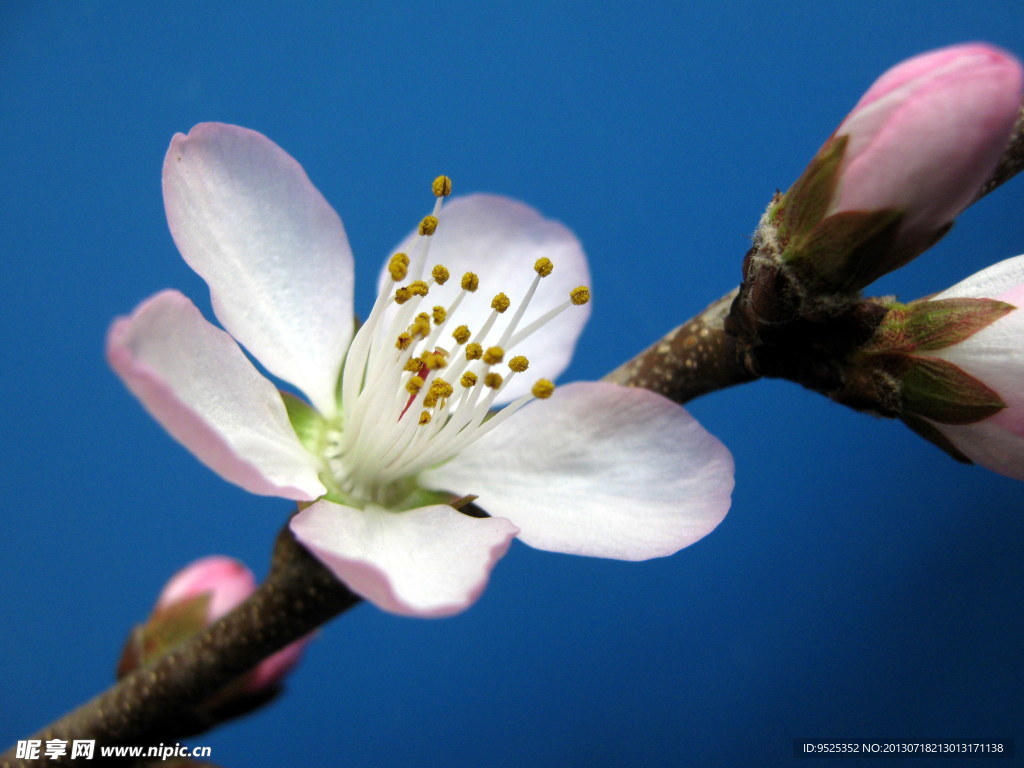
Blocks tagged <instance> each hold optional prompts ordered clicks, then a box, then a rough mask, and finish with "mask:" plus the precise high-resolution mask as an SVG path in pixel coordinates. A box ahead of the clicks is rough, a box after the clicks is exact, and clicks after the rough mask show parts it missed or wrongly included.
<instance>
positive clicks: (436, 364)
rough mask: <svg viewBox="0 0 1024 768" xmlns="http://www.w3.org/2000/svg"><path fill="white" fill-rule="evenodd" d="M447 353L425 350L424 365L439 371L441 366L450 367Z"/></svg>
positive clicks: (431, 369)
mask: <svg viewBox="0 0 1024 768" xmlns="http://www.w3.org/2000/svg"><path fill="white" fill-rule="evenodd" d="M447 357H448V355H447V354H440V353H438V352H424V353H423V365H424V366H426V368H427V370H428V371H437V370H440V369H441V368H446V367H448V361H447V360H446V359H445V358H447Z"/></svg>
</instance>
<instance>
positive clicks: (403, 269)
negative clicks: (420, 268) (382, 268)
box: [388, 253, 409, 283]
mask: <svg viewBox="0 0 1024 768" xmlns="http://www.w3.org/2000/svg"><path fill="white" fill-rule="evenodd" d="M388 272H390V273H391V279H392V280H394V281H395V282H396V283H397V282H400V281H402V280H405V276H406V275H407V274H409V257H408V256H407V255H406V254H404V253H396V254H395V255H394V256H392V257H391V260H390V261H389V262H388Z"/></svg>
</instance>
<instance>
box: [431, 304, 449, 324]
mask: <svg viewBox="0 0 1024 768" xmlns="http://www.w3.org/2000/svg"><path fill="white" fill-rule="evenodd" d="M432 314H433V317H434V325H440V324H441V323H443V322H444V319H445V318H446V317H448V313H447V312H446V311H445V308H444V307H434V311H433V313H432Z"/></svg>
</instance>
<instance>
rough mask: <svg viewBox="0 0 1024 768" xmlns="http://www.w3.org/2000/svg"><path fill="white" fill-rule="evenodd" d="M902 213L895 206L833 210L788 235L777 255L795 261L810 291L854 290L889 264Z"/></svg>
mask: <svg viewBox="0 0 1024 768" xmlns="http://www.w3.org/2000/svg"><path fill="white" fill-rule="evenodd" d="M903 216H904V213H903V211H901V210H899V209H896V208H883V209H880V210H877V211H844V212H843V213H837V214H834V215H832V216H829V217H828V218H826V219H824V220H823V221H821V222H819V223H818V225H817V226H815V227H814V228H813V229H812V230H811V232H810V233H808V234H807V235H806V236H805V237H799V238H794V239H793V240H791V241H790V244H789V246H788V247H787V248H786V250H785V251H783V253H782V260H783V261H785V262H788V263H790V264H792V265H794V266H795V267H796V268H797V269H798V270H799V272H800V274H801V276H803V277H804V278H805V279H806V280H807V281H809V285H808V287H809V288H811V289H812V290H813V291H815V292H821V291H828V292H851V291H856V290H859V289H860V288H863V287H864V286H865V285H867V284H868V283H870V282H872V281H873V280H874V279H876V278H877V277H879V276H881V275H883V274H885V273H886V272H888V271H889V269H890V268H891V267H890V266H889V263H890V262H889V258H888V255H889V253H890V252H891V251H892V247H893V243H894V241H895V239H896V235H897V233H898V232H899V228H900V225H901V223H902V221H903Z"/></svg>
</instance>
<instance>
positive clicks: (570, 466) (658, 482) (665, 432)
mask: <svg viewBox="0 0 1024 768" xmlns="http://www.w3.org/2000/svg"><path fill="white" fill-rule="evenodd" d="M420 480H421V482H422V483H423V484H424V485H425V486H426V487H429V488H436V489H439V490H440V489H445V490H451V491H453V492H457V493H471V494H476V495H478V496H479V497H480V500H479V502H478V503H479V504H480V506H481V507H483V508H484V509H486V510H487V511H488V512H490V513H491V514H492V515H499V516H501V517H505V518H508V519H509V520H511V521H512V522H513V523H515V524H516V525H517V526H518V527H519V528H520V529H521V532H520V534H519V538H521V539H522V540H523V541H525V542H526V543H527V544H529V545H531V546H533V547H537V548H539V549H547V550H553V551H556V552H567V553H571V554H578V555H592V556H597V557H613V558H618V559H621V560H645V559H647V558H651V557H660V556H663V555H670V554H672V553H673V552H676V551H678V550H679V549H681V548H683V547H685V546H687V545H689V544H692V543H693V542H695V541H697V540H698V539H700V538H702V537H704V536H706V535H707V534H708V533H710V532H711V531H712V530H714V528H715V526H717V525H718V524H719V523H720V522H721V521H722V518H723V517H725V513H726V512H727V511H728V509H729V504H730V495H731V492H732V487H733V462H732V456H731V455H730V454H729V451H728V450H727V449H726V448H725V446H723V445H722V444H721V443H720V442H719V441H718V440H717V439H716V438H714V437H713V436H712V435H710V434H709V433H708V432H706V431H705V430H704V429H703V428H702V427H701V426H700V425H699V424H698V423H697V422H696V421H695V420H694V419H693V417H691V416H690V415H689V414H688V413H687V412H686V411H684V410H683V409H682V408H680V407H679V406H677V405H675V404H673V403H672V402H670V401H669V400H667V399H666V398H663V397H661V396H660V395H656V394H654V393H652V392H648V391H646V390H642V389H631V388H626V387H619V386H616V385H614V384H605V383H576V384H569V385H567V386H565V387H561V388H559V389H558V390H556V391H555V393H554V395H553V396H552V397H551V399H550V400H538V401H535V402H534V403H532V404H530V405H528V406H527V407H525V408H524V409H523V410H522V411H520V412H519V413H517V414H515V415H514V416H513V417H512V418H510V419H509V420H508V421H506V422H504V423H503V424H501V425H499V426H498V427H497V428H495V429H494V430H493V431H491V432H490V433H488V434H487V435H485V436H484V437H482V438H481V439H480V440H478V441H477V442H476V443H474V444H473V446H472V448H470V449H469V450H467V451H466V452H465V453H463V454H460V455H459V456H457V457H455V458H454V459H452V461H451V462H449V463H448V464H445V465H443V466H441V467H438V468H436V469H434V470H431V471H429V472H426V473H424V474H423V475H421V477H420Z"/></svg>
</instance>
